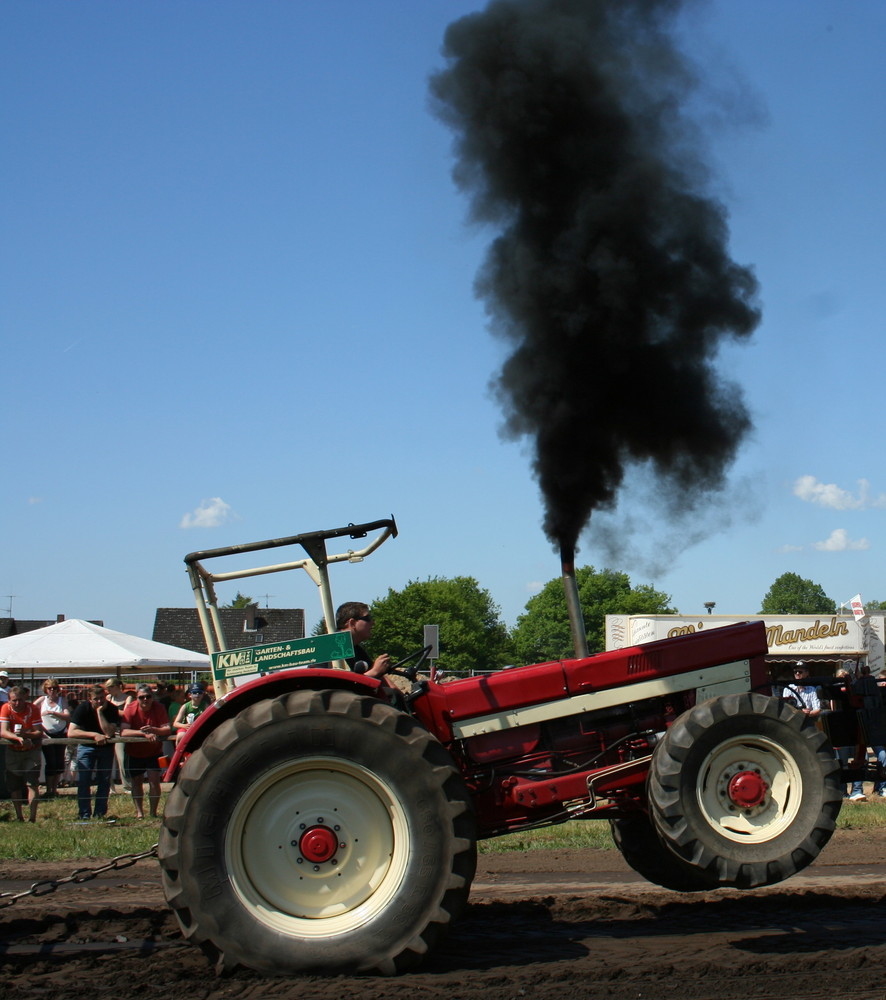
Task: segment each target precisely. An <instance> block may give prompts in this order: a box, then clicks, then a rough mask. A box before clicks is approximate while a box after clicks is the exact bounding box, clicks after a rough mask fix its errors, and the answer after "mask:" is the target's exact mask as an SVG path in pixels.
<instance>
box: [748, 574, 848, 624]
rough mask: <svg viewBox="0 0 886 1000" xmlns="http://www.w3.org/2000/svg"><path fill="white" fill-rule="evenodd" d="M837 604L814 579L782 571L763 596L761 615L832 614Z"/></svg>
mask: <svg viewBox="0 0 886 1000" xmlns="http://www.w3.org/2000/svg"><path fill="white" fill-rule="evenodd" d="M836 610H837V605H836V603H835V602H834V601H832V600H831V598H830V597H828V595H827V594H826V593H825V592H824V590H822V588H821V585H820V584H818V583H813V581H812V580H804V579H803V578H802V577H801V576H798V575H797V574H796V573H782V574H781V576H780V577H779V578H778V579H777V580H776V581H775V582H774V583H773V584H772V586H771V587H770V588H769V590H768V591H767V592H766V596H765V597H764V598H763V606H762V607H761V608H760V614H761V615H832V614H834V613H835V612H836Z"/></svg>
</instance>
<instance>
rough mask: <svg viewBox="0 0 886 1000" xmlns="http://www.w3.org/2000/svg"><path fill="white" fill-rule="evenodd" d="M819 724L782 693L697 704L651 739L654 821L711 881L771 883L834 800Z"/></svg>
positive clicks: (814, 835)
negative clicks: (657, 739) (658, 739)
mask: <svg viewBox="0 0 886 1000" xmlns="http://www.w3.org/2000/svg"><path fill="white" fill-rule="evenodd" d="M839 776H840V765H839V763H838V762H837V761H836V759H835V758H834V753H833V750H832V749H831V747H830V745H829V744H828V742H827V740H826V738H825V736H824V734H823V733H822V732H821V731H820V730H819V729H818V728H817V727H816V726H815V724H814V722H812V721H811V720H810V719H809V718H808V717H807V716H805V715H803V714H802V713H801V712H797V711H795V710H794V709H793V708H791V707H790V706H789V705H786V704H785V703H784V702H783V701H782V700H781V699H778V698H768V697H765V696H764V695H761V694H754V693H749V694H734V695H725V696H723V697H721V698H713V699H711V700H710V701H706V702H703V703H702V704H700V705H696V706H695V707H694V708H692V709H690V710H689V711H688V712H685V713H684V714H683V715H681V716H680V718H679V719H677V721H676V722H675V723H674V724H673V725H672V726H671V728H670V729H669V730H668V731H667V733H666V734H665V737H664V739H663V740H662V741H661V743H660V744H659V745H658V746H657V747H656V749H655V753H654V754H653V758H652V765H651V769H650V776H649V784H648V789H649V809H650V815H651V818H652V822H653V824H654V825H655V829H656V831H657V833H658V835H659V837H660V838H661V839H662V841H663V842H664V843H665V844H666V845H667V847H668V848H669V849H670V850H671V851H673V852H674V853H675V854H676V855H678V856H679V857H680V858H682V859H683V860H684V861H686V862H688V863H689V864H691V865H693V866H694V867H695V868H697V869H698V870H699V871H700V872H702V873H704V874H705V876H706V877H708V878H710V879H711V880H712V881H713V882H714V883H715V884H717V885H721V886H736V887H738V888H742V889H750V888H754V887H755V886H762V885H772V884H773V883H775V882H780V881H782V880H783V879H786V878H788V877H789V876H791V875H793V874H795V873H796V872H798V871H800V870H801V869H803V868H805V867H806V865H808V864H809V863H810V862H812V861H814V860H815V858H816V857H817V856H818V854H819V852H820V851H821V849H822V848H823V847H824V845H825V844H826V843H827V842H828V840H829V839H830V837H831V834H832V833H833V832H834V828H835V826H836V820H837V815H838V813H839V812H840V806H841V805H842V800H843V796H842V789H841V786H840V782H839Z"/></svg>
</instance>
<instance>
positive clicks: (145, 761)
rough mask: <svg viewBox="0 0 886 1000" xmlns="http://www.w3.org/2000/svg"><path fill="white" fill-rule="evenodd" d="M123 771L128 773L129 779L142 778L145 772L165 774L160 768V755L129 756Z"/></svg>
mask: <svg viewBox="0 0 886 1000" xmlns="http://www.w3.org/2000/svg"><path fill="white" fill-rule="evenodd" d="M123 769H124V771H125V772H126V777H127V778H142V777H144V775H145V772H150V771H157V772H159V773H162V772H163V768H162V767H161V766H160V754H159V753H158V754H157V756H156V757H130V756H129V754H127V755H126V763H125V765H124V768H123Z"/></svg>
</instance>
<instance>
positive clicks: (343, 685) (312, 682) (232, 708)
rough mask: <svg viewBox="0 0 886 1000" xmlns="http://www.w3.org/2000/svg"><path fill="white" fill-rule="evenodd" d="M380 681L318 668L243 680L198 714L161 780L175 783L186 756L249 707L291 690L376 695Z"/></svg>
mask: <svg viewBox="0 0 886 1000" xmlns="http://www.w3.org/2000/svg"><path fill="white" fill-rule="evenodd" d="M381 687H382V685H381V682H380V681H378V680H377V679H376V678H374V677H366V676H365V675H364V674H355V673H353V672H352V671H350V670H332V669H324V668H319V667H296V668H293V669H292V670H279V671H275V672H274V673H272V674H266V675H265V676H264V677H257V678H256V679H255V680H251V681H247V682H246V683H245V684H242V685H240V686H238V687H235V688H233V689H232V690H231V691H230V692H229V693H228V694H226V695H224V696H223V697H222V698H219V699H218V701H216V702H213V704H212V705H210V706H209V708H207V709H206V710H205V711H204V712H201V713H200V715H199V716H198V717H197V719H196V720H195V721H194V723H193V725H191V726H189V727H188V728H187V730H185V733H184V735H183V736H182V737H181V739H180V740H179V741H178V744H177V746H176V748H175V753H174V754H173V756H172V758H171V760H170V762H169V766H168V767H167V770H166V774H165V775H164V778H163V780H164V781H175V778H176V775H177V774H178V772H179V770H180V769H181V766H182V764H183V763H184V761H185V760H186V759H187V757H188V755H189V754H191V753H193V751H194V750H196V749H197V747H199V746H200V745H201V744H202V743H203V742H204V741H205V740H206V738H207V737H208V736H209V735H210V733H213V732H214V731H215V730H216V729H218V727H219V726H220V725H221V724H222V723H223V722H226V721H227V720H228V719H230V718H233V717H234V716H235V715H238V714H239V713H240V712H243V711H245V710H246V709H247V708H249V706H250V705H254V704H255V703H256V702H258V701H264V700H265V699H269V698H276V697H278V696H279V695H281V694H288V693H290V692H292V691H302V690H308V689H310V690H314V691H324V690H325V691H329V690H339V691H340V690H345V691H354V692H356V693H357V694H377V693H378V691H379V688H381Z"/></svg>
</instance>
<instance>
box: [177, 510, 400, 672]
mask: <svg viewBox="0 0 886 1000" xmlns="http://www.w3.org/2000/svg"><path fill="white" fill-rule="evenodd" d="M371 532H378V534H377V535H376V536H375V537H374V538H372V540H371V541H369V542H368V543H367V544H366V545H364V546H363V548H361V549H356V550H355V549H348V550H347V551H345V552H338V553H334V554H330V553H329V552H328V551H327V544H326V543H327V542H328V541H329V540H330V539H333V538H352V539H361V538H368V537H369V535H370V533H371ZM396 536H397V522H396V521H395V520H394V517H393V515H391V517H388V518H382V519H381V520H378V521H367V522H366V523H365V524H348V525H345V526H344V527H343V528H329V529H327V530H325V531H308V532H305V533H304V534H301V535H289V536H288V537H286V538H271V539H267V540H266V541H263V542H246V543H244V544H242V545H226V546H224V547H222V548H218V549H204V550H202V551H200V552H190V553H188V555H186V556H185V565H186V566H187V568H188V576H189V577H190V580H191V588H192V589H193V591H194V600H195V601H196V604H197V615H198V617H199V619H200V627H201V628H202V630H203V637H204V639H205V640H206V648H207V650H208V652H210V653H219V652H224V651H225V650H226V649H227V648H228V647H227V642H226V640H225V633H224V629H223V628H222V625H221V618H220V616H219V613H218V597H217V596H216V593H215V585H216V584H217V583H222V582H226V581H228V580H242V579H244V578H246V577H251V576H263V575H264V574H266V573H283V572H286V571H287V570H291V569H303V570H304V571H305V572H306V573H307V574H308V576H310V578H311V579H312V580H313V581H314V583H315V584H316V585H317V588H318V589H319V591H320V603H321V605H322V607H323V618H324V620H325V622H326V628H327V629H328V630H329V631H330V632H334V631H335V610H334V607H333V603H332V589H331V587H330V584H329V569H328V567H329V564H330V563H336V562H362V561H363V560H364V559H365V558H366V557H367V556H369V555H371V554H372V553H373V552H375V550H376V549H377V548H378V547H379V546H380V545H382V544H383V543H384V542H385V541H387V539H388V538H391V537H394V538H396ZM293 545H299V546H301V547H302V548H303V549H304V550H305V552H306V553H307V556H305V557H302V558H301V559H293V560H289V561H287V562H280V563H274V564H272V565H267V566H254V567H251V568H248V569H239V570H229V571H226V572H221V573H218V572H214V571H211V570H209V569H207V567H206V566H205V565H204V563H205V562H206V561H207V560H210V559H220V558H223V557H225V556H234V555H242V554H243V553H246V552H263V551H265V550H267V549H278V548H284V547H287V546H293Z"/></svg>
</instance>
